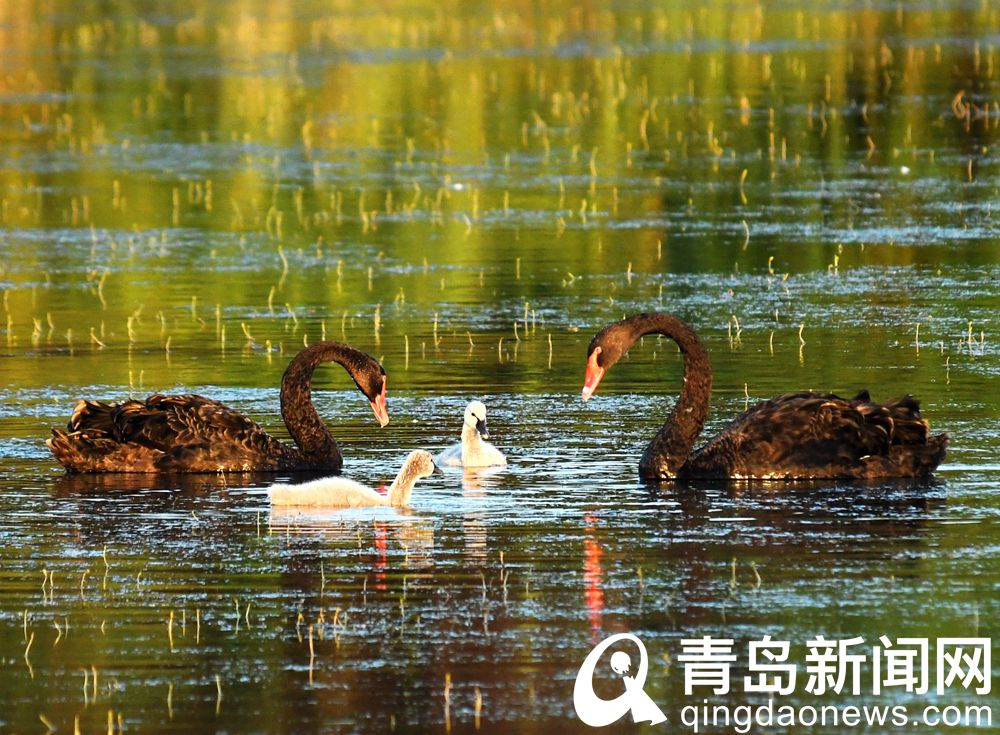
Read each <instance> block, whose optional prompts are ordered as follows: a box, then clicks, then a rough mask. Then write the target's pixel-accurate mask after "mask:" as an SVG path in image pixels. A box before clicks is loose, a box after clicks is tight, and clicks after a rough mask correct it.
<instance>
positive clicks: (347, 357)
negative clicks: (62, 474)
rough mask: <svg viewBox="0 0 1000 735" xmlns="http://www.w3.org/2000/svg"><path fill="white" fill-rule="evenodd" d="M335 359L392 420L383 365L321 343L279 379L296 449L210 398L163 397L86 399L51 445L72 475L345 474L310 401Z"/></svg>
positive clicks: (337, 450) (342, 347)
mask: <svg viewBox="0 0 1000 735" xmlns="http://www.w3.org/2000/svg"><path fill="white" fill-rule="evenodd" d="M331 361H332V362H338V363H340V364H341V365H343V367H344V368H345V369H346V370H347V371H348V372H349V373H350V374H351V377H353V378H354V381H355V383H356V384H357V385H358V387H359V388H360V389H361V391H362V393H364V394H365V396H366V397H367V398H368V399H369V400H370V401H371V403H372V408H373V410H374V411H375V415H376V417H378V419H379V422H380V423H381V424H383V425H384V424H385V423H386V422H388V414H387V413H386V410H385V384H386V381H385V371H384V370H383V369H382V366H381V365H380V364H379V363H378V361H377V360H375V359H374V358H372V357H371V356H369V355H366V354H365V353H363V352H360V351H358V350H355V349H353V348H351V347H348V346H347V345H344V344H341V343H339V342H320V343H318V344H316V345H312V346H311V347H307V348H306V349H304V350H302V351H301V352H300V353H299V354H298V355H296V357H295V358H294V359H293V360H292V362H291V363H290V364H289V366H288V368H287V369H286V370H285V374H284V376H283V377H282V381H281V413H282V417H283V418H284V420H285V424H286V426H287V427H288V431H289V433H290V434H291V435H292V438H293V439H294V440H295V443H296V445H297V446H290V445H288V444H285V443H283V442H281V441H279V440H277V439H275V438H274V437H272V436H270V435H269V434H267V432H265V431H264V430H263V429H262V428H261V427H260V426H259V425H258V424H257V423H256V422H254V421H253V420H251V419H249V418H247V417H246V416H244V415H243V414H241V413H240V412H239V411H236V410H234V409H232V408H229V407H228V406H226V405H224V404H222V403H219V402H218V401H215V400H212V399H211V398H205V397H204V396H198V395H161V394H156V395H152V396H150V397H149V398H147V399H146V400H144V401H138V400H127V401H124V402H122V403H117V404H107V403H102V402H100V401H90V400H81V401H79V402H78V403H77V404H76V408H75V409H74V411H73V416H72V418H70V421H69V425H68V426H67V428H66V430H65V431H64V430H62V429H53V430H52V437H51V438H50V439H49V440H48V445H49V447H50V449H51V450H52V454H53V455H55V458H56V459H57V460H58V461H59V463H60V464H62V465H63V466H64V467H66V469H68V470H70V471H71V472H259V471H273V470H324V471H332V472H339V471H340V469H341V467H342V465H343V457H342V455H341V453H340V448H339V447H338V446H337V442H336V440H335V439H334V438H333V436H332V435H331V434H330V432H329V430H328V429H327V428H326V425H325V424H324V423H323V421H322V419H320V417H319V414H317V413H316V409H315V407H314V406H313V404H312V397H311V383H312V373H313V370H314V369H315V368H316V366H317V365H319V364H321V363H324V362H331Z"/></svg>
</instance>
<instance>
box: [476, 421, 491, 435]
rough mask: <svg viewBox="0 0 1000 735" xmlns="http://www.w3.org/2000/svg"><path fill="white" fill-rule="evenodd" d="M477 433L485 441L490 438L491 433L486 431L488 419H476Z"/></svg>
mask: <svg viewBox="0 0 1000 735" xmlns="http://www.w3.org/2000/svg"><path fill="white" fill-rule="evenodd" d="M476 431H478V432H479V436H481V437H483V439H489V438H490V432H489V431H488V430H487V429H486V419H476Z"/></svg>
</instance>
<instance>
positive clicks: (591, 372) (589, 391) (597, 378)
mask: <svg viewBox="0 0 1000 735" xmlns="http://www.w3.org/2000/svg"><path fill="white" fill-rule="evenodd" d="M600 353H601V348H600V347H595V348H594V351H593V352H591V353H590V357H589V358H588V359H587V374H586V375H584V377H583V393H582V394H581V395H582V397H583V400H587V399H588V398H590V397H591V396H592V395H594V391H595V390H597V384H598V383H600V382H601V378H603V377H604V368H602V367H601V366H600V365H598V364H597V356H598V355H599V354H600Z"/></svg>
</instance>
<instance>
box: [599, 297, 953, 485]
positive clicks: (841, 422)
mask: <svg viewBox="0 0 1000 735" xmlns="http://www.w3.org/2000/svg"><path fill="white" fill-rule="evenodd" d="M646 334H662V335H664V336H666V337H669V338H670V339H672V340H673V341H674V342H676V343H677V346H678V347H679V348H680V351H681V353H682V354H683V355H684V386H683V387H682V388H681V394H680V399H679V400H678V402H677V405H676V406H675V407H674V410H673V411H672V412H671V413H670V415H669V416H668V417H667V420H666V422H665V423H664V425H663V428H662V429H660V431H659V432H658V433H657V434H656V436H655V437H653V440H652V441H651V442H650V443H649V446H648V447H646V451H645V452H643V455H642V459H641V460H639V475H640V476H641V477H643V478H646V479H770V480H795V479H832V478H841V479H865V478H888V477H927V476H928V475H930V474H931V473H932V472H933V471H934V469H935V468H936V467H937V466H938V464H940V463H941V460H942V459H944V455H945V449H946V447H947V445H948V435H947V434H937V435H935V436H931V435H930V434H929V429H930V426H929V424H928V423H927V422H926V421H924V420H923V419H922V418H920V410H919V409H920V404H919V403H917V401H916V400H915V399H914V398H913V397H912V396H909V395H907V396H903V397H902V398H897V399H896V400H894V401H890V402H889V403H885V404H880V403H875V402H873V401H872V400H871V398H870V396H869V395H868V391H861V392H860V393H858V395H856V396H855V397H854V398H851V399H845V398H841V397H839V396H836V395H834V394H832V393H812V392H801V393H787V394H785V395H783V396H778V397H777V398H772V399H771V400H768V401H763V402H761V403H758V404H757V405H756V406H754V407H752V408H750V409H749V410H748V411H746V412H744V413H743V414H741V415H739V416H737V417H736V418H735V419H733V421H732V422H731V423H730V424H729V425H728V426H727V427H726V428H725V429H723V430H722V433H720V434H719V435H718V436H716V437H715V438H713V439H711V440H709V441H708V443H707V444H705V445H704V446H703V447H701V448H700V449H698V450H696V451H695V452H694V453H692V452H691V449H692V447H693V446H694V443H695V440H696V439H697V438H698V435H699V434H700V433H701V430H702V427H703V426H704V425H705V418H706V417H707V416H708V401H709V397H710V395H711V393H712V366H711V364H710V362H709V359H708V353H707V352H706V351H705V348H704V346H703V345H702V343H701V341H700V340H699V339H698V336H697V335H696V334H695V333H694V330H693V329H691V327H689V326H688V325H687V324H685V323H684V322H683V321H681V320H680V319H678V318H677V317H674V316H670V315H669V314H657V313H652V314H636V315H635V316H632V317H629V318H627V319H624V320H622V321H620V322H615V323H613V324H609V325H608V326H606V327H604V329H602V330H601V331H600V332H598V333H597V334H596V335H595V336H594V339H593V340H592V341H591V343H590V347H589V348H588V349H587V373H586V377H585V378H584V385H583V400H587V399H588V398H590V396H591V395H592V394H593V392H594V391H595V390H596V389H597V384H598V383H600V381H601V378H602V377H603V376H604V373H605V372H606V371H607V370H608V369H609V368H610V367H611V366H612V365H614V364H615V363H616V362H617V361H618V360H619V359H620V358H621V357H622V355H624V354H625V353H626V352H627V351H628V349H629V348H630V347H631V346H632V345H633V344H635V342H636V341H637V340H638V339H639V338H640V337H642V336H643V335H646Z"/></svg>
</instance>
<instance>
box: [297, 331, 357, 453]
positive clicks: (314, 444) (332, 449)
mask: <svg viewBox="0 0 1000 735" xmlns="http://www.w3.org/2000/svg"><path fill="white" fill-rule="evenodd" d="M365 358H366V356H365V355H364V353H362V352H359V351H358V350H355V349H352V348H350V347H348V346H347V345H345V344H341V343H340V342H319V343H317V344H315V345H312V346H310V347H307V348H306V349H304V350H302V351H301V352H300V353H299V354H298V355H296V356H295V359H294V360H292V361H291V363H289V365H288V368H287V369H286V370H285V374H284V376H283V377H282V378H281V418H282V419H283V420H284V422H285V426H286V427H288V433H289V434H291V436H292V439H294V440H295V443H296V444H297V445H298V447H299V450H300V451H301V452H302V457H303V460H304V461H305V462H306V463H307V464H309V465H314V466H316V467H322V468H323V469H333V470H335V471H339V470H340V468H341V467H342V466H343V463H344V458H343V455H341V453H340V447H339V446H337V440H336V439H334V438H333V435H331V434H330V430H329V429H327V428H326V424H325V423H323V420H322V419H321V418H320V417H319V414H318V413H317V412H316V407H315V406H313V402H312V375H313V371H314V370H315V369H316V366H317V365H320V364H321V363H324V362H336V363H339V364H340V365H343V367H344V369H345V370H347V372H349V373H350V374H351V377H353V378H354V379H355V382H357V380H358V374H359V373H360V371H361V370H362V369H364V367H365Z"/></svg>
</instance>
